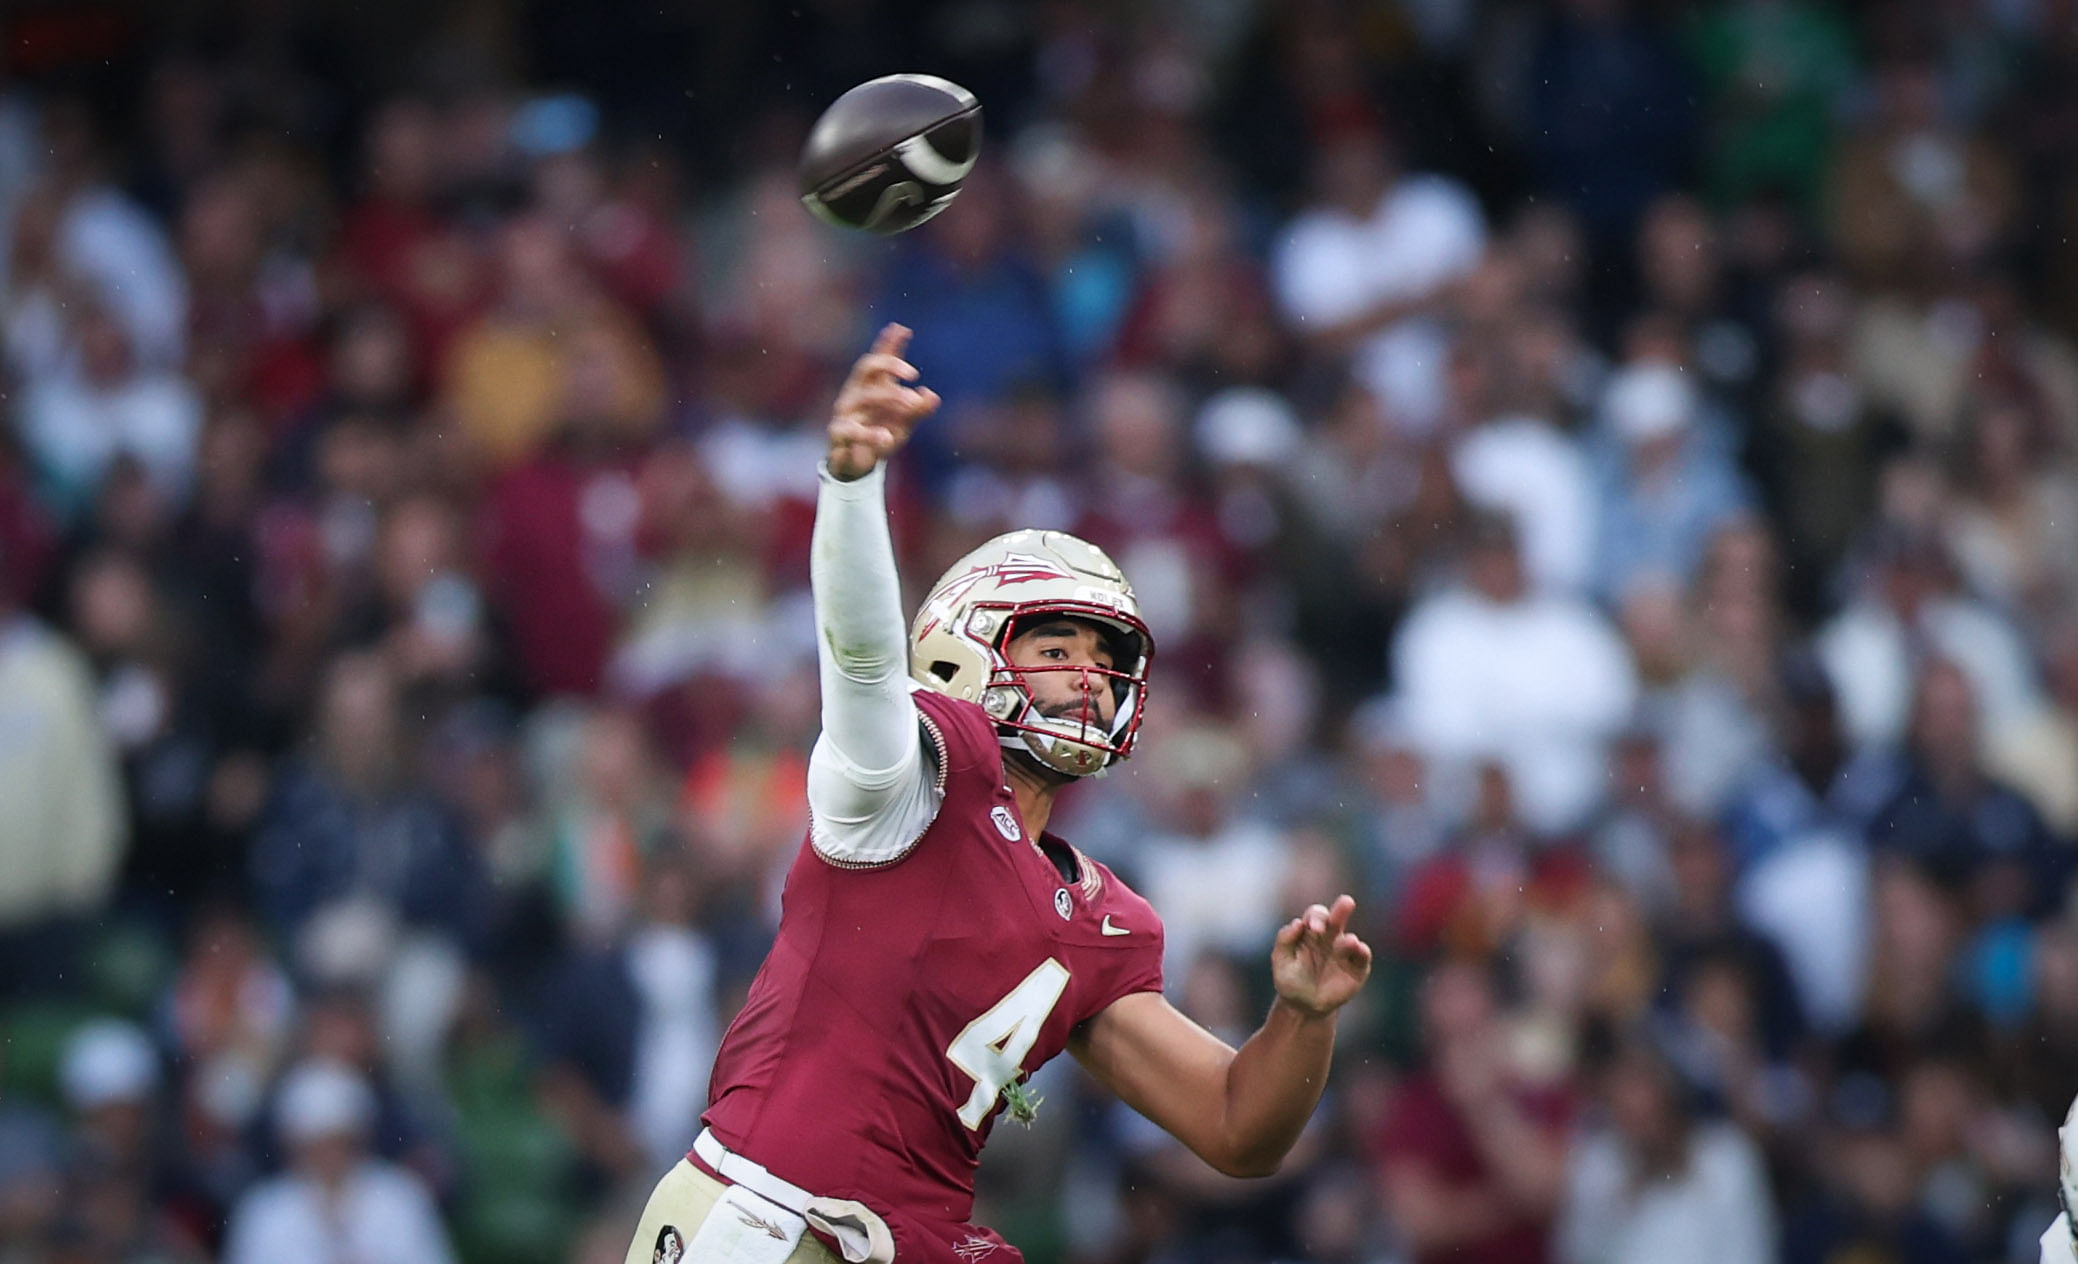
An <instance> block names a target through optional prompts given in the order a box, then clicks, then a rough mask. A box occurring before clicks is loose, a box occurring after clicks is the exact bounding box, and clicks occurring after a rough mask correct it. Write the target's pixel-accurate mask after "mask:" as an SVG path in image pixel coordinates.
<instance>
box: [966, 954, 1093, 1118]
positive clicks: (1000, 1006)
mask: <svg viewBox="0 0 2078 1264" xmlns="http://www.w3.org/2000/svg"><path fill="white" fill-rule="evenodd" d="M1067 987H1068V967H1066V966H1064V965H1062V964H1061V963H1060V962H1058V961H1056V960H1054V959H1053V958H1051V957H1048V958H1047V959H1046V960H1045V961H1042V962H1040V963H1039V967H1038V968H1037V969H1035V970H1033V971H1032V972H1031V973H1030V974H1028V975H1026V976H1025V979H1024V982H1022V983H1020V984H1018V985H1017V986H1016V987H1014V988H1012V989H1010V994H1009V995H1008V996H1005V997H1004V998H1003V999H1002V1000H1000V1001H997V1002H996V1003H995V1004H994V1005H991V1006H989V1007H988V1010H987V1012H985V1013H984V1014H982V1016H981V1017H979V1018H977V1019H975V1020H974V1021H973V1022H971V1023H968V1024H967V1026H966V1028H965V1030H963V1031H961V1032H960V1034H959V1035H957V1036H955V1037H953V1041H952V1044H951V1045H950V1046H948V1047H947V1048H946V1050H945V1056H946V1057H947V1058H949V1059H951V1060H952V1064H953V1065H954V1066H956V1067H958V1068H959V1069H960V1070H962V1071H965V1072H966V1073H967V1074H968V1075H970V1076H972V1077H973V1078H974V1091H973V1092H972V1093H970V1094H968V1095H967V1104H966V1105H964V1106H962V1107H960V1122H961V1123H963V1124H965V1125H967V1126H968V1127H969V1128H974V1129H979V1128H980V1127H981V1125H982V1123H983V1121H985V1120H986V1119H987V1118H988V1117H989V1112H991V1111H993V1110H995V1108H996V1099H997V1098H998V1097H1000V1096H1002V1093H1003V1086H1004V1085H1005V1084H1008V1083H1010V1082H1011V1081H1012V1080H1015V1079H1016V1078H1017V1077H1018V1075H1019V1074H1020V1073H1021V1072H1022V1071H1023V1069H1024V1068H1023V1066H1022V1064H1023V1062H1024V1060H1025V1055H1026V1054H1027V1053H1030V1052H1031V1051H1032V1045H1033V1044H1034V1043H1035V1042H1037V1041H1038V1039H1039V1029H1040V1028H1042V1027H1044V1026H1045V1025H1046V1017H1047V1015H1049V1014H1051V1013H1053V1007H1054V1006H1055V1005H1057V1004H1059V1003H1060V999H1061V993H1062V992H1064V991H1066V990H1067Z"/></svg>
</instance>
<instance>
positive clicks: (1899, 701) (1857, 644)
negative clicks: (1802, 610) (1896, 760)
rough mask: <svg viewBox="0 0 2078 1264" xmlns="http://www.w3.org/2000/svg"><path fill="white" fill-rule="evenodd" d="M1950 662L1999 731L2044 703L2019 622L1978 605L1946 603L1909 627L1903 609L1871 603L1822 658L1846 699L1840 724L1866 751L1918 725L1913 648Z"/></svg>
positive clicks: (1822, 636) (1826, 646)
mask: <svg viewBox="0 0 2078 1264" xmlns="http://www.w3.org/2000/svg"><path fill="white" fill-rule="evenodd" d="M1915 639H1923V640H1924V641H1925V644H1926V649H1927V650H1928V651H1930V652H1932V653H1935V654H1939V655H1940V656H1941V657H1943V658H1946V659H1949V660H1951V661H1953V662H1954V663H1955V665H1956V666H1957V667H1960V668H1961V669H1962V672H1963V675H1965V676H1967V677H1969V680H1970V687H1971V690H1972V692H1973V693H1975V695H1976V698H1977V718H1978V722H1979V724H1980V725H1981V726H1982V727H1983V729H1984V731H1985V732H1986V733H1998V732H2000V731H2003V730H2005V729H2008V728H2010V727H2012V726H2013V725H2016V724H2019V723H2021V722H2022V721H2024V720H2026V719H2028V718H2029V717H2030V716H2032V715H2033V714H2034V712H2035V710H2036V708H2037V707H2039V706H2040V705H2041V694H2040V691H2039V689H2038V688H2037V686H2036V683H2035V675H2034V667H2033V660H2032V659H2030V657H2029V656H2028V650H2027V644H2026V642H2024V641H2023V640H2022V639H2021V637H2020V634H2019V633H2018V632H2016V631H2014V629H2013V627H2012V625H2011V624H2009V623H2007V622H2006V621H2005V620H2003V619H2001V618H2000V617H1999V616H1998V615H1996V614H1994V613H1992V612H1991V611H1990V610H1989V609H1987V608H1985V607H1984V606H1982V605H1979V604H1977V603H1976V602H1973V601H1967V600H1957V599H1954V598H1940V599H1937V600H1934V601H1930V602H1928V603H1927V604H1926V606H1925V608H1924V609H1923V610H1922V611H1921V612H1920V615H1919V619H1918V626H1917V627H1916V628H1915V627H1907V626H1906V624H1905V622H1904V620H1902V619H1900V618H1899V617H1898V615H1897V613H1896V612H1895V611H1893V610H1892V609H1891V608H1890V607H1889V606H1886V605H1884V604H1882V603H1880V602H1877V601H1872V600H1869V599H1866V598H1865V599H1863V600H1861V601H1859V602H1856V603H1855V604H1854V605H1852V606H1849V607H1848V608H1847V609H1845V610H1843V611H1841V612H1840V614H1839V615H1838V616H1837V617H1836V618H1834V619H1833V621H1832V622H1831V623H1828V624H1827V625H1826V626H1825V627H1824V628H1823V629H1821V630H1820V631H1819V634H1818V644H1817V648H1818V656H1819V659H1820V661H1821V662H1823V663H1824V664H1825V670H1826V675H1827V677H1829V678H1830V679H1831V680H1832V683H1833V688H1834V689H1835V690H1836V691H1837V692H1838V694H1839V698H1840V722H1841V725H1842V727H1843V728H1845V729H1846V731H1847V736H1848V737H1849V738H1850V739H1852V740H1853V742H1854V744H1855V745H1856V746H1858V747H1863V748H1869V747H1884V746H1892V745H1896V744H1897V743H1898V742H1899V741H1900V740H1902V739H1903V738H1904V736H1905V730H1906V727H1907V726H1908V724H1909V723H1910V721H1911V713H1912V690H1913V681H1914V679H1915V678H1916V670H1915V665H1914V655H1913V645H1912V642H1913V641H1914V640H1915Z"/></svg>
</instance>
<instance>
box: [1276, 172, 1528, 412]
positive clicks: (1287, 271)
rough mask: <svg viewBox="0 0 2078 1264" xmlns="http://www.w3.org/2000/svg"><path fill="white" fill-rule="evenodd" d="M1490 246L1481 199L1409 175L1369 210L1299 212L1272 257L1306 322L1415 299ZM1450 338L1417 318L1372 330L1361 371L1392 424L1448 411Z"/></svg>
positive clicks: (1327, 321) (1291, 311) (1281, 300)
mask: <svg viewBox="0 0 2078 1264" xmlns="http://www.w3.org/2000/svg"><path fill="white" fill-rule="evenodd" d="M1485 250H1486V221H1485V219H1484V217H1483V216H1482V215H1481V214H1480V211H1479V203H1478V201H1477V200H1476V199H1474V198H1473V196H1472V195H1471V193H1470V192H1469V191H1468V190H1466V189H1465V187H1464V186H1463V185H1461V184H1459V183H1457V182H1456V181H1455V180H1450V179H1446V178H1444V177H1442V176H1435V175H1415V176H1405V177H1403V178H1401V179H1400V180H1399V181H1397V182H1396V183H1394V185H1393V186H1392V187H1391V188H1390V189H1388V190H1387V191H1386V193H1385V196H1383V197H1381V198H1380V199H1379V200H1378V206H1377V209H1376V210H1374V211H1373V212H1372V213H1371V214H1370V216H1369V217H1368V218H1364V219H1358V218H1356V217H1354V216H1352V215H1349V214H1348V213H1346V212H1344V211H1341V210H1338V209H1334V208H1331V207H1315V208H1314V209H1312V210H1309V211H1306V212H1304V213H1302V214H1301V215H1300V216H1299V217H1298V218H1297V219H1295V220H1293V221H1292V223H1291V225H1290V226H1289V227H1288V228H1287V229H1286V230H1285V233H1284V237H1283V240H1281V241H1280V242H1279V243H1278V245H1277V250H1276V254H1275V256H1274V258H1273V259H1272V260H1271V268H1272V280H1273V282H1274V284H1275V286H1276V291H1277V300H1278V304H1279V305H1280V306H1281V307H1282V308H1283V310H1284V314H1285V316H1286V317H1287V318H1288V319H1290V320H1291V321H1293V322H1294V323H1296V324H1299V325H1301V326H1308V325H1311V326H1316V327H1318V326H1328V325H1334V324H1338V323H1340V322H1341V321H1344V320H1347V319H1349V318H1350V317H1353V316H1355V315H1357V314H1359V313H1361V312H1363V311H1364V310H1365V309H1367V308H1370V307H1373V306H1376V305H1377V304H1379V303H1382V302H1386V301H1389V300H1394V299H1415V298H1419V297H1421V296H1422V295H1424V294H1427V293H1429V292H1430V291H1432V290H1435V289H1436V288H1437V287H1439V286H1441V285H1444V284H1445V283H1447V282H1450V281H1454V280H1456V279H1457V278H1459V277H1461V276H1463V275H1465V274H1466V273H1468V272H1470V271H1471V270H1472V269H1473V268H1474V267H1475V266H1477V265H1478V263H1479V259H1480V256H1481V255H1482V254H1483V253H1484V252H1485ZM1449 354H1450V338H1449V335H1448V333H1447V331H1446V330H1445V329H1444V328H1443V326H1442V325H1441V324H1440V323H1438V322H1437V321H1434V320H1431V319H1429V318H1427V317H1423V316H1412V317H1408V318H1407V319H1405V320H1401V321H1397V322H1395V323H1393V324H1391V325H1388V326H1386V327H1385V328H1384V329H1381V330H1379V331H1378V332H1377V333H1376V334H1373V335H1372V336H1371V338H1370V339H1369V340H1368V341H1367V342H1366V343H1365V344H1364V345H1363V347H1362V348H1361V350H1360V351H1359V352H1358V355H1357V360H1356V372H1357V376H1358V377H1359V378H1361V379H1362V381H1363V383H1364V384H1365V385H1366V386H1367V387H1369V388H1370V389H1371V390H1372V392H1373V393H1375V394H1376V395H1377V396H1378V397H1379V398H1380V399H1381V400H1383V401H1384V402H1385V404H1386V408H1387V411H1388V413H1389V414H1390V415H1391V417H1392V418H1393V420H1394V422H1395V423H1396V424H1398V425H1400V426H1403V427H1405V428H1406V429H1408V430H1410V431H1413V432H1417V433H1419V432H1425V431H1427V430H1428V429H1429V428H1430V427H1432V426H1433V425H1434V424H1435V423H1436V421H1437V419H1438V417H1439V416H1440V415H1441V413H1442V411H1443V403H1444V373H1445V370H1446V369H1447V368H1448V367H1449V364H1448V360H1449Z"/></svg>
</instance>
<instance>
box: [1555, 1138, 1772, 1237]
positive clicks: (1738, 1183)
mask: <svg viewBox="0 0 2078 1264" xmlns="http://www.w3.org/2000/svg"><path fill="white" fill-rule="evenodd" d="M1556 1238H1557V1241H1556V1247H1557V1250H1556V1252H1555V1254H1556V1255H1557V1257H1558V1259H1559V1261H1560V1264H1773V1261H1774V1259H1775V1208H1774V1205H1773V1203H1772V1202H1771V1201H1770V1200H1769V1196H1768V1182H1767V1175H1766V1172H1765V1170H1764V1168H1763V1166H1762V1163H1761V1157H1760V1151H1759V1150H1758V1149H1757V1148H1756V1147H1755V1146H1754V1144H1753V1142H1752V1141H1751V1140H1749V1139H1748V1138H1747V1136H1746V1134H1745V1133H1743V1132H1740V1131H1739V1130H1738V1129H1737V1128H1736V1127H1733V1126H1732V1125H1730V1124H1726V1123H1712V1124H1701V1125H1698V1126H1697V1127H1696V1129H1695V1131H1694V1133H1693V1135H1692V1136H1691V1137H1690V1141H1689V1155H1688V1166H1687V1169H1686V1170H1685V1171H1683V1172H1681V1173H1680V1174H1679V1175H1677V1176H1674V1177H1672V1178H1671V1179H1652V1180H1647V1181H1643V1182H1640V1181H1637V1180H1635V1179H1634V1178H1633V1176H1632V1173H1631V1170H1630V1161H1629V1159H1628V1158H1627V1156H1626V1155H1625V1153H1624V1150H1623V1147H1622V1144H1621V1143H1620V1142H1619V1141H1618V1140H1617V1139H1616V1138H1615V1137H1614V1136H1613V1135H1611V1134H1608V1133H1597V1134H1590V1135H1589V1136H1587V1137H1584V1138H1582V1139H1581V1141H1580V1142H1579V1143H1578V1144H1577V1145H1576V1146H1575V1148H1574V1151H1573V1156H1572V1161H1571V1163H1570V1165H1569V1166H1568V1170H1567V1173H1566V1196H1565V1202H1564V1204H1563V1206H1562V1207H1561V1208H1560V1210H1559V1222H1558V1231H1557V1234H1556Z"/></svg>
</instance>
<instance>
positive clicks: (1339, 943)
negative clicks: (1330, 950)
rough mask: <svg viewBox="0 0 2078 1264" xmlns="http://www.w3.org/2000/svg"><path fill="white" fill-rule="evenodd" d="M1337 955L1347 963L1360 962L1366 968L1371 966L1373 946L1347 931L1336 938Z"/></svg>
mask: <svg viewBox="0 0 2078 1264" xmlns="http://www.w3.org/2000/svg"><path fill="white" fill-rule="evenodd" d="M1335 955H1336V956H1338V957H1341V958H1342V959H1343V960H1345V961H1351V962H1360V963H1362V964H1363V965H1364V966H1365V967H1366V968H1369V966H1370V964H1371V945H1369V944H1367V943H1365V942H1364V941H1363V940H1361V939H1358V938H1357V937H1356V936H1355V935H1352V934H1349V933H1348V932H1347V931H1345V932H1343V933H1342V934H1340V935H1338V936H1336V937H1335Z"/></svg>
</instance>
